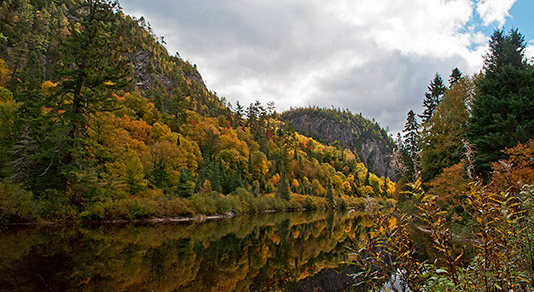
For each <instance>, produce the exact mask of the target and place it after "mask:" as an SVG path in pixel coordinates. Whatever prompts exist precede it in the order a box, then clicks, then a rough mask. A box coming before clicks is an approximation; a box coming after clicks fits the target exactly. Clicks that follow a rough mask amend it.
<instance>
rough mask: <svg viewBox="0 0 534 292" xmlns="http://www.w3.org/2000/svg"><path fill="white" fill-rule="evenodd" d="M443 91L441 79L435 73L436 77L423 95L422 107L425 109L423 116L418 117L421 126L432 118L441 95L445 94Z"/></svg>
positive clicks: (443, 86)
mask: <svg viewBox="0 0 534 292" xmlns="http://www.w3.org/2000/svg"><path fill="white" fill-rule="evenodd" d="M445 89H446V87H445V85H444V84H443V79H442V78H441V76H440V75H439V74H437V73H436V76H435V77H434V79H433V80H432V81H431V82H430V85H429V86H428V92H426V93H425V99H424V100H423V106H424V107H425V109H424V111H423V114H422V115H419V117H420V118H421V123H422V124H424V123H426V122H427V121H428V120H430V118H432V114H433V113H434V111H435V110H436V107H437V106H438V105H439V103H440V102H441V99H442V97H443V93H445Z"/></svg>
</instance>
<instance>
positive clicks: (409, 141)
mask: <svg viewBox="0 0 534 292" xmlns="http://www.w3.org/2000/svg"><path fill="white" fill-rule="evenodd" d="M418 130H419V125H418V124H417V118H416V117H415V112H414V111H413V110H410V111H409V112H408V117H407V119H406V124H405V125H404V129H403V133H404V135H403V137H404V149H405V150H406V151H407V153H408V155H409V156H410V157H414V156H415V154H416V153H417V152H418V151H419V145H418V142H417V133H418Z"/></svg>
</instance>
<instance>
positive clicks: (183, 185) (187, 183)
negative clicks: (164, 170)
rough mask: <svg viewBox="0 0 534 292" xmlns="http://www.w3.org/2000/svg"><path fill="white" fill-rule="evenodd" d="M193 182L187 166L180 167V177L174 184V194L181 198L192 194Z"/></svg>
mask: <svg viewBox="0 0 534 292" xmlns="http://www.w3.org/2000/svg"><path fill="white" fill-rule="evenodd" d="M194 189H195V183H194V182H193V179H192V178H191V172H190V171H189V169H188V168H186V167H182V169H180V178H179V180H178V185H177V186H176V194H177V195H178V196H180V197H182V198H189V197H191V196H192V195H193V192H194Z"/></svg>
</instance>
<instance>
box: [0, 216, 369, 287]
mask: <svg viewBox="0 0 534 292" xmlns="http://www.w3.org/2000/svg"><path fill="white" fill-rule="evenodd" d="M360 220H361V219H356V220H354V219H350V218H349V217H348V216H347V215H346V214H343V213H339V212H338V213H327V212H315V213H277V214H262V215H255V216H237V217H235V218H232V219H225V220H219V221H211V222H204V223H189V224H177V223H155V224H141V225H140V224H137V225H105V226H96V227H83V228H60V227H58V226H45V227H40V228H12V227H10V228H3V229H0V275H2V277H1V279H0V291H343V290H352V289H353V286H352V279H350V278H348V277H347V276H346V274H347V273H349V272H355V271H354V270H353V269H354V267H353V266H340V263H341V262H343V261H346V260H348V257H347V253H348V251H347V249H346V247H347V246H349V245H350V244H351V242H352V239H354V238H356V237H357V236H359V235H358V230H360V229H361V228H360V225H361V222H360ZM348 231H350V232H348ZM351 238H352V239H351ZM356 240H357V238H356ZM319 289H322V290H319Z"/></svg>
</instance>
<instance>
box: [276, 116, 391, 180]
mask: <svg viewBox="0 0 534 292" xmlns="http://www.w3.org/2000/svg"><path fill="white" fill-rule="evenodd" d="M282 119H283V120H285V121H287V122H290V123H291V124H292V125H293V127H294V128H295V130H297V131H298V132H300V133H302V134H304V135H308V136H311V137H313V138H314V139H317V140H318V141H321V142H323V143H334V142H336V141H337V142H338V143H339V144H340V146H342V147H345V148H348V149H351V150H354V152H356V153H357V154H358V155H359V157H360V159H361V161H362V162H363V163H364V164H365V166H366V167H367V168H368V169H369V170H370V171H371V172H373V173H375V174H377V175H380V176H385V177H389V178H390V179H394V178H395V170H394V169H393V167H392V166H391V158H392V152H393V147H394V142H393V140H392V139H391V137H389V136H388V135H387V132H386V130H384V129H382V128H381V127H380V125H378V123H376V122H373V121H370V120H368V119H365V118H363V117H362V116H361V115H354V114H352V113H350V112H349V111H346V110H344V111H341V110H335V109H319V108H299V109H292V110H290V111H287V112H285V113H283V114H282Z"/></svg>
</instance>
